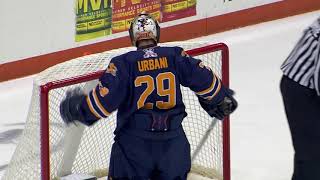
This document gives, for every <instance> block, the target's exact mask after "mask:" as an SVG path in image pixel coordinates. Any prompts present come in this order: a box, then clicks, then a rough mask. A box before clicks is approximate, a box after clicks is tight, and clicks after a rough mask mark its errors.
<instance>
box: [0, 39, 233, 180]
mask: <svg viewBox="0 0 320 180" xmlns="http://www.w3.org/2000/svg"><path fill="white" fill-rule="evenodd" d="M162 45H165V46H180V47H183V48H184V49H185V50H187V53H188V54H189V55H191V56H194V57H196V58H199V59H201V60H202V61H203V62H204V63H205V64H206V65H207V66H209V67H211V69H213V70H214V72H215V73H216V74H217V75H218V76H220V78H221V79H222V80H223V83H224V84H225V85H226V86H228V85H229V81H228V73H229V72H228V47H227V46H226V45H225V44H223V43H220V44H208V43H205V42H174V43H165V44H162ZM134 49H135V48H133V47H130V48H122V49H117V50H112V51H107V52H103V53H99V54H93V55H87V56H83V57H80V58H76V59H73V60H70V61H68V62H65V63H61V64H58V65H56V66H53V67H51V68H49V69H47V70H45V71H43V72H41V73H39V74H38V76H37V77H36V78H35V80H34V85H33V86H34V87H33V94H32V100H31V105H30V109H29V114H28V118H27V121H26V125H25V129H24V131H23V134H22V136H21V138H20V142H19V144H18V145H17V148H16V150H15V152H14V155H13V157H12V159H11V162H10V164H9V166H8V168H7V170H6V172H5V174H4V176H3V180H19V179H24V180H26V179H30V180H35V179H41V180H48V179H59V177H62V176H64V175H67V174H71V173H84V174H93V175H95V176H97V177H105V176H107V172H108V170H107V169H108V165H109V158H110V150H111V146H112V143H113V137H114V135H113V131H114V129H115V122H116V113H113V114H112V115H111V116H110V117H108V118H107V119H103V120H100V121H99V122H98V123H96V124H95V125H93V126H92V127H85V126H83V125H80V124H78V125H77V126H69V127H67V126H66V125H65V124H64V123H63V122H62V119H61V117H60V115H59V104H60V102H61V100H62V99H63V98H64V96H65V93H66V91H67V90H68V89H71V88H75V87H81V88H84V89H91V88H92V87H93V86H94V85H95V84H96V79H97V78H98V77H99V76H100V75H101V74H102V72H103V70H104V69H105V68H106V67H107V66H108V63H109V61H110V59H111V58H112V57H114V56H117V55H120V54H123V53H125V52H128V51H130V50H134ZM182 91H183V92H182V94H183V100H184V103H185V105H186V111H187V113H188V116H187V117H186V118H185V120H184V121H183V127H184V129H185V131H186V134H187V137H188V139H189V142H190V146H191V154H192V170H191V172H192V173H193V174H198V175H201V176H203V177H206V178H208V179H216V180H230V163H229V162H230V155H229V154H230V152H229V119H228V118H226V119H225V120H224V121H223V122H221V121H214V120H213V119H212V118H210V116H208V115H207V114H206V112H205V111H203V110H202V109H201V106H200V105H199V103H198V100H197V98H196V96H195V95H194V93H193V92H192V91H190V90H189V89H187V88H184V87H182ZM212 122H217V123H216V124H215V125H213V123H212Z"/></svg>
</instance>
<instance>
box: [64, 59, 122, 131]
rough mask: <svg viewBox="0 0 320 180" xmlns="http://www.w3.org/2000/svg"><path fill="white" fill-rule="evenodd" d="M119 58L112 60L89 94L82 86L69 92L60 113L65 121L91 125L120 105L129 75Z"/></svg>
mask: <svg viewBox="0 0 320 180" xmlns="http://www.w3.org/2000/svg"><path fill="white" fill-rule="evenodd" d="M118 59H119V57H118V58H114V59H112V60H111V62H110V64H109V66H108V68H107V69H106V70H105V73H104V74H103V75H102V76H101V77H100V79H99V83H98V85H97V86H96V87H95V88H94V89H93V90H91V91H90V92H89V93H88V94H85V93H84V92H83V91H82V90H81V89H80V88H76V89H73V90H71V91H68V92H67V94H66V97H65V98H64V100H63V101H62V102H61V104H60V114H61V116H62V119H63V121H64V122H65V123H67V124H69V123H71V122H74V121H80V122H81V123H83V124H85V125H88V126H90V125H92V124H94V123H95V122H96V121H97V120H99V119H101V118H106V117H108V116H109V115H110V114H111V113H112V112H113V111H114V110H116V109H117V108H118V107H119V105H120V104H121V103H122V102H123V100H124V98H125V97H126V91H127V89H128V88H127V87H126V85H127V79H128V75H127V71H126V67H125V65H124V64H123V63H122V62H121V61H119V60H118Z"/></svg>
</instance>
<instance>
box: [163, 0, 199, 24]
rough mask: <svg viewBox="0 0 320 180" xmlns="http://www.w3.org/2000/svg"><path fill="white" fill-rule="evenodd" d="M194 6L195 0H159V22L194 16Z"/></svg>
mask: <svg viewBox="0 0 320 180" xmlns="http://www.w3.org/2000/svg"><path fill="white" fill-rule="evenodd" d="M196 4H197V1H196V0H161V7H162V8H161V9H162V12H161V13H162V18H161V22H166V21H172V20H176V19H180V18H184V17H189V16H194V15H196V14H197V10H196Z"/></svg>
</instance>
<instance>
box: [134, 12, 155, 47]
mask: <svg viewBox="0 0 320 180" xmlns="http://www.w3.org/2000/svg"><path fill="white" fill-rule="evenodd" d="M129 34H130V39H131V43H132V45H134V46H137V42H138V41H139V40H142V39H152V40H154V41H155V43H158V42H159V38H160V27H159V24H158V22H157V21H156V20H155V19H154V18H153V17H152V16H150V15H149V14H147V13H144V12H143V13H141V14H139V15H138V16H137V17H136V18H134V19H133V21H132V22H131V25H130V29H129Z"/></svg>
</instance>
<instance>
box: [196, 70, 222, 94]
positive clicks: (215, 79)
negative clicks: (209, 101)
mask: <svg viewBox="0 0 320 180" xmlns="http://www.w3.org/2000/svg"><path fill="white" fill-rule="evenodd" d="M216 82H217V77H216V76H215V75H214V74H213V79H212V84H211V86H210V87H209V88H208V89H205V90H203V91H200V92H196V94H198V95H204V94H208V93H210V92H211V91H212V90H213V88H214V86H215V85H216Z"/></svg>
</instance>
